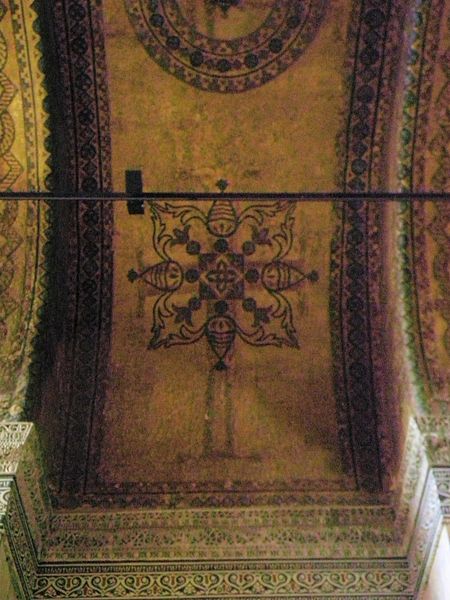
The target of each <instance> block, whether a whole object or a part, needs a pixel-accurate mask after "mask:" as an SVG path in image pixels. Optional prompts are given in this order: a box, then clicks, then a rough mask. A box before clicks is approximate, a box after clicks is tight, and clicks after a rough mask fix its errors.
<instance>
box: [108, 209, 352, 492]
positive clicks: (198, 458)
mask: <svg viewBox="0 0 450 600" xmlns="http://www.w3.org/2000/svg"><path fill="white" fill-rule="evenodd" d="M201 204H202V205H203V208H206V207H207V206H209V205H210V204H211V203H201ZM294 216H295V223H294V243H293V248H292V256H293V257H295V258H294V259H293V263H292V264H295V265H296V266H297V267H298V268H300V267H301V268H303V270H304V271H305V272H306V271H310V270H315V271H317V273H318V276H319V278H318V281H314V282H309V281H304V282H302V283H301V284H300V285H298V286H295V287H293V288H292V289H288V290H286V291H285V292H284V293H285V296H286V297H287V298H288V300H289V302H290V304H291V306H292V312H293V321H294V325H295V327H296V330H297V332H298V337H299V346H300V347H299V349H296V348H291V347H282V348H276V347H273V346H265V347H256V348H255V347H252V346H250V345H248V344H246V343H244V342H243V341H242V340H241V339H236V341H235V344H234V349H233V351H232V354H231V356H230V357H228V363H229V369H228V370H227V371H216V370H214V368H213V365H214V363H215V362H216V360H217V358H216V357H215V356H214V355H213V353H212V351H211V350H210V349H209V347H208V344H207V342H206V340H205V339H204V338H203V339H201V340H199V341H197V342H195V343H193V344H191V345H182V346H173V347H169V348H159V349H156V350H148V349H147V346H148V343H149V340H150V338H151V325H152V307H153V305H154V302H155V299H156V297H157V294H155V290H153V292H152V288H151V286H149V285H147V284H145V283H144V282H143V281H136V282H133V283H132V282H130V281H129V280H128V279H127V273H128V272H129V270H130V269H131V268H135V267H136V265H137V264H138V263H139V261H142V263H143V264H144V265H146V266H147V265H152V264H155V263H157V262H159V261H160V258H159V257H157V256H156V255H155V253H154V252H153V251H152V224H151V221H150V214H149V211H148V209H147V212H146V214H145V215H144V216H129V215H128V214H127V209H126V206H125V204H124V203H116V205H115V223H116V234H115V274H114V307H113V326H112V355H111V377H110V385H109V391H108V398H107V402H106V405H105V414H104V416H103V417H102V418H103V419H104V423H103V425H104V427H103V434H104V436H105V437H104V439H103V443H102V446H101V449H100V454H101V460H100V465H99V472H100V475H101V479H102V480H103V481H104V482H106V484H107V486H109V487H111V486H113V485H114V484H118V485H119V486H120V484H121V483H123V482H130V481H134V482H146V483H147V484H150V488H151V482H161V483H164V482H166V483H168V482H174V483H175V485H176V484H177V483H179V482H185V483H188V484H189V486H188V489H192V490H195V491H201V490H202V486H204V485H205V482H219V487H221V488H225V489H226V488H227V487H228V488H230V489H232V488H233V486H234V482H240V483H241V484H243V485H244V489H245V490H246V491H251V489H252V487H253V488H254V489H265V486H269V487H270V486H274V487H275V489H279V488H280V486H281V489H283V487H284V486H287V489H289V486H291V487H293V488H294V489H298V488H300V489H302V488H303V489H304V488H308V485H309V483H308V482H303V483H299V482H298V481H297V482H294V483H292V481H293V480H315V481H317V480H330V481H337V480H339V479H340V478H341V468H340V459H339V448H338V441H337V426H336V416H335V405H334V402H335V400H334V395H333V389H332V381H331V372H332V370H331V350H330V333H329V324H328V272H329V261H330V255H329V249H330V239H331V235H332V232H333V228H334V221H333V213H332V209H331V205H330V203H320V204H319V203H307V204H302V205H298V206H297V207H296V209H295V211H294ZM206 237H207V236H205V238H203V240H202V243H203V244H205V243H206ZM177 252H178V255H177V256H178V257H179V258H178V260H179V261H180V263H182V261H183V260H184V261H189V260H191V259H189V257H187V256H186V254H184V258H183V252H182V247H181V248H180V250H179V251H178V250H177ZM191 258H192V257H191ZM181 289H183V288H180V290H181ZM194 289H195V286H194ZM140 291H144V293H145V294H146V296H145V299H144V302H143V305H141V308H142V307H143V312H142V313H141V314H140V315H139V293H140ZM255 293H256V292H255ZM176 294H177V292H175V298H176V300H177V304H179V305H185V304H186V302H187V300H188V299H189V298H188V296H186V295H184V296H183V294H181V293H179V295H178V296H177V295H176ZM255 298H258V296H257V295H255ZM213 304H214V303H213ZM238 304H240V301H239V302H238ZM97 425H98V423H97ZM208 436H209V441H208V439H206V438H208ZM248 481H251V482H252V483H251V484H250V487H249V486H248V485H245V482H248ZM282 482H284V484H283V483H282ZM190 484H192V486H191V485H190ZM209 485H210V483H209ZM255 486H256V487H255Z"/></svg>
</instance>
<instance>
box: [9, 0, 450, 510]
mask: <svg viewBox="0 0 450 600" xmlns="http://www.w3.org/2000/svg"><path fill="white" fill-rule="evenodd" d="M20 6H22V5H20ZM24 6H25V5H24ZM298 6H299V3H297V2H295V3H294V2H290V1H288V0H286V1H284V2H282V1H273V2H252V1H250V0H247V1H246V0H242V1H241V2H212V1H205V2H195V3H193V2H181V1H180V2H175V1H174V2H167V3H161V2H150V3H141V2H138V1H137V0H127V1H126V2H122V1H121V0H105V1H104V2H103V3H98V2H90V0H57V2H55V6H54V10H49V9H48V7H47V8H45V7H43V8H41V14H40V17H41V24H40V26H41V27H42V30H43V31H45V32H47V34H48V35H47V36H46V38H45V39H46V41H45V42H44V44H43V46H42V51H43V52H44V55H45V56H44V59H45V60H44V63H43V64H44V66H45V71H46V80H45V86H46V88H47V91H48V95H49V97H48V99H47V101H46V104H45V106H46V108H48V109H49V110H50V113H51V114H50V121H49V123H50V128H51V134H52V135H51V139H47V140H46V139H45V127H46V126H48V125H49V123H47V117H46V115H45V111H44V110H43V108H42V109H41V110H40V111H38V112H37V113H36V114H34V115H31V116H30V117H28V116H24V114H25V113H26V112H27V111H28V112H29V111H30V110H31V109H30V106H32V104H33V103H30V101H29V96H27V94H29V93H30V92H29V90H30V88H33V89H39V90H40V89H41V88H39V86H37V87H36V85H32V84H31V83H30V82H29V79H28V80H27V77H28V78H30V77H32V76H34V77H37V75H36V73H37V72H38V70H37V65H36V64H35V62H36V59H33V61H35V62H33V64H31V66H29V67H27V69H28V75H27V74H26V69H25V67H24V66H23V65H24V64H26V63H23V61H21V60H19V59H17V63H15V62H14V60H16V59H14V60H13V58H14V57H16V58H17V56H19V58H20V56H21V55H20V52H23V47H24V44H22V45H21V44H20V43H18V42H17V39H16V40H15V44H16V45H15V46H14V45H13V30H12V27H11V24H9V25H7V26H6V25H5V23H7V22H8V23H10V21H6V19H10V15H9V13H7V14H6V16H5V17H4V18H3V21H2V23H3V25H4V26H5V33H4V35H5V43H6V46H7V48H8V57H9V58H8V61H9V62H6V63H5V64H6V66H5V67H4V71H2V73H3V76H4V77H5V79H4V81H5V89H9V84H8V81H9V82H11V84H10V87H11V93H10V94H9V96H7V97H6V98H5V96H3V100H4V102H5V105H4V108H3V112H2V113H1V114H2V115H3V116H2V118H3V119H4V121H5V123H6V120H7V119H8V118H9V117H7V116H6V115H7V114H9V115H10V118H11V119H12V121H14V127H15V131H16V134H15V137H14V141H13V142H12V145H11V147H9V148H7V144H6V141H5V145H4V148H5V152H4V156H6V154H7V153H8V152H10V153H11V155H13V156H14V157H15V160H16V161H17V164H19V165H20V169H19V167H17V177H16V179H15V182H8V183H7V184H6V183H5V189H7V188H11V187H12V186H15V187H16V189H19V188H20V189H45V187H46V186H53V187H54V188H55V189H57V190H60V191H64V192H81V193H84V194H86V195H89V194H95V193H97V192H107V191H108V190H112V189H115V190H123V188H124V179H125V177H124V174H125V171H126V170H130V169H132V170H136V169H139V170H141V171H142V173H143V179H144V189H145V190H147V191H155V190H156V191H172V192H173V191H178V192H186V191H196V192H207V193H211V194H213V193H215V192H216V191H217V187H216V184H217V182H218V181H221V180H222V181H224V180H226V181H227V187H226V189H224V188H225V186H223V188H222V189H223V193H222V195H221V196H218V197H213V196H211V198H210V199H205V200H204V201H199V200H192V202H190V201H183V202H181V201H180V200H179V199H177V198H176V197H173V198H169V199H168V200H167V202H165V203H164V202H159V203H154V204H146V206H145V213H144V214H143V215H130V214H129V213H128V211H127V207H126V203H125V202H115V203H113V202H111V201H110V200H107V199H104V200H99V199H95V198H93V197H92V198H86V199H84V200H81V201H79V202H77V203H75V202H71V201H67V202H64V203H63V202H60V203H58V204H57V205H54V206H53V207H52V211H53V212H52V211H50V209H48V208H45V209H44V207H43V206H41V205H38V204H35V205H33V204H31V203H30V204H29V205H26V204H21V205H20V206H19V205H14V204H13V203H11V204H9V205H8V206H7V207H6V206H5V210H4V211H3V213H2V223H3V229H2V235H3V236H4V237H7V236H6V235H5V233H7V234H8V236H9V238H10V239H9V241H7V243H8V244H9V246H8V248H10V250H11V252H10V253H9V254H8V260H7V262H8V264H7V266H6V267H5V269H4V272H5V274H6V275H5V276H3V280H2V286H3V287H1V288H0V293H1V298H2V304H1V306H2V310H3V319H2V323H3V321H4V322H5V325H4V326H3V329H2V331H3V332H7V333H6V334H5V335H7V336H8V335H11V342H10V341H8V342H7V343H8V344H10V343H12V342H13V341H14V340H15V342H14V343H16V345H17V344H18V342H19V340H20V339H21V338H23V331H26V330H27V329H26V328H27V327H28V325H27V323H28V321H27V319H29V315H30V314H31V313H30V311H32V310H35V308H33V309H32V308H31V304H32V302H34V301H35V299H38V298H41V299H40V300H39V301H41V300H42V301H43V302H44V305H45V302H47V305H45V310H43V311H42V312H41V316H42V323H43V329H44V330H45V332H44V333H43V332H42V331H41V332H39V331H37V336H36V338H35V339H36V341H35V352H34V354H33V365H32V369H31V371H30V373H31V378H30V382H29V385H28V396H29V397H30V396H33V398H34V407H32V408H30V412H29V414H30V415H32V416H33V418H35V419H36V420H37V422H38V423H39V428H40V435H41V438H42V443H43V446H44V448H45V451H46V453H47V454H48V456H51V457H52V458H51V460H49V463H48V473H49V477H50V480H51V485H52V493H53V495H54V501H55V503H58V502H59V503H60V504H61V505H63V506H73V505H83V504H99V505H103V504H107V505H111V506H114V505H116V504H120V505H127V506H128V505H130V506H133V505H137V506H142V505H146V506H147V505H149V506H156V505H160V506H175V505H176V506H179V505H180V506H181V505H184V506H192V505H202V506H210V505H218V506H222V505H227V503H228V504H235V505H241V504H248V503H256V504H257V503H270V502H276V501H280V500H279V499H280V498H281V497H282V498H283V500H282V501H286V502H288V501H289V502H295V501H296V499H298V497H299V496H298V495H297V494H301V493H306V492H308V491H311V490H319V489H320V490H322V491H337V490H341V491H342V490H346V491H350V490H352V491H355V490H356V491H358V490H359V491H365V492H373V493H377V492H380V491H383V490H389V489H390V488H391V485H392V483H393V482H394V481H395V474H396V466H397V465H398V461H399V455H400V452H401V444H402V440H403V437H402V435H403V434H402V433H401V431H400V430H401V427H402V419H403V422H404V421H405V418H406V417H405V414H409V413H408V411H409V408H408V403H409V402H410V399H409V396H410V390H411V386H412V387H413V388H414V390H415V391H416V392H417V395H418V397H420V398H421V399H422V400H421V402H422V406H423V411H424V413H426V414H428V413H429V412H431V413H432V412H435V413H437V412H439V411H441V413H445V411H446V406H447V400H446V399H447V396H448V381H447V380H446V377H447V374H448V306H447V303H446V297H447V295H448V294H447V290H448V269H447V261H448V253H447V250H446V248H447V246H448V243H447V242H448V233H447V229H446V228H447V222H448V211H447V208H446V204H445V203H441V204H437V203H428V204H427V203H426V204H423V205H420V206H419V205H418V204H416V205H407V204H406V203H405V204H404V205H401V206H400V211H398V212H397V208H396V207H394V206H392V205H391V206H388V205H387V204H385V203H382V202H379V203H376V202H371V203H369V202H364V201H362V200H358V199H352V200H350V201H348V202H339V201H336V200H334V201H331V199H330V201H325V202H315V203H314V202H311V201H306V202H292V203H289V202H287V201H285V199H283V198H282V194H283V192H299V191H301V190H303V191H309V192H314V191H320V190H322V191H331V190H341V191H347V192H349V193H350V192H351V193H353V192H362V191H371V190H384V189H386V188H387V187H388V186H387V183H386V182H387V181H389V182H390V184H389V185H390V186H391V188H392V189H398V188H401V189H403V190H404V191H407V190H411V189H413V190H414V189H430V188H431V187H433V189H435V190H443V189H446V187H447V185H448V178H446V166H445V165H446V160H447V156H448V155H447V154H446V152H447V151H446V138H445V136H446V129H445V116H446V112H445V108H444V106H445V104H446V98H447V95H448V70H447V68H446V59H445V57H446V56H447V54H446V52H447V47H448V40H447V39H446V34H445V26H444V25H445V23H446V21H447V18H448V15H447V13H448V6H447V7H445V3H444V2H443V1H441V0H427V1H426V2H423V3H421V5H420V7H412V6H411V7H409V6H406V3H404V2H400V1H394V0H386V1H384V2H380V1H378V0H364V2H362V3H361V2H357V3H352V2H350V1H349V0H334V1H333V2H320V3H312V2H308V1H305V2H302V3H301V7H302V8H301V10H300V9H298ZM22 8H23V7H22ZM19 9H20V7H18V8H17V11H19ZM23 10H25V9H24V8H23ZM14 14H15V15H16V16H15V17H14ZM14 14H13V15H12V17H11V18H16V20H17V21H18V19H19V17H18V15H19V12H17V13H14ZM418 15H420V18H419V17H418ZM27 18H28V19H29V21H27V19H24V22H25V23H31V22H32V20H31V16H30V15H28V17H27ZM404 24H406V29H407V32H408V35H410V36H411V39H412V40H414V44H413V45H412V46H411V49H410V51H409V53H408V51H407V50H408V49H407V48H404V47H403V46H402V44H404V43H406V42H405V41H404V39H406V38H405V36H404V33H403V26H404ZM8 27H9V29H8ZM2 31H3V30H2ZM17 31H19V30H17ZM25 31H26V32H28V33H27V35H28V36H31V35H32V34H31V31H34V30H33V28H32V27H30V25H29V24H28V25H27V26H26V28H25ZM18 35H19V33H16V36H18ZM33 35H37V34H36V33H35V34H33ZM175 40H177V41H175ZM422 42H423V43H422ZM35 45H36V39H35V38H32V37H29V38H27V41H26V43H25V47H26V46H33V47H35ZM421 48H423V52H422V50H420V49H421ZM16 52H17V53H18V54H17V55H16V54H15V53H16ZM200 54H201V57H200ZM124 57H126V60H125V58H124ZM225 63H226V64H225ZM19 66H20V68H21V69H22V71H20V69H19ZM225 67H226V68H225ZM19 71H20V72H19ZM30 73H31V75H30ZM418 73H419V74H420V77H421V79H420V81H421V83H420V85H419V83H418V79H417V77H418ZM40 77H41V79H39V81H40V85H42V86H43V79H42V77H43V76H42V74H41V76H40ZM27 82H28V83H27ZM13 88H16V89H17V90H19V89H20V90H21V92H22V93H21V94H18V93H17V92H16V94H14V91H13ZM39 94H41V95H38V96H36V98H35V104H36V106H37V105H39V106H42V107H43V93H42V92H39ZM391 98H395V102H391V100H390V99H391ZM21 103H22V104H21ZM27 119H28V120H27ZM24 123H27V125H26V127H25V125H24ZM29 123H34V124H35V125H34V126H33V127H35V129H33V128H31V129H30V127H31V125H29ZM25 129H27V132H28V131H34V130H36V131H37V132H38V135H37V137H36V136H34V138H33V136H32V135H31V134H28V133H27V135H25ZM5 131H11V127H9V129H8V127H6V126H5ZM7 137H8V136H6V135H5V136H4V138H5V140H6V139H7ZM10 138H11V136H10ZM8 139H9V138H8ZM11 139H12V138H11ZM33 140H38V141H37V142H36V141H33ZM36 148H37V150H36ZM45 148H47V149H48V150H50V151H51V152H52V153H53V157H54V161H55V162H54V172H53V176H52V178H51V179H49V178H48V173H49V170H50V166H49V164H47V159H48V150H45ZM412 149H413V150H414V151H412ZM33 152H34V153H35V154H34V155H33V154H32V153H33ZM8 156H9V155H8ZM33 156H34V157H33ZM36 157H38V158H36ZM38 159H39V160H38ZM388 159H389V160H388ZM4 160H5V161H6V159H4ZM408 161H409V162H408ZM391 163H393V164H394V166H395V167H398V173H397V174H395V176H393V175H392V174H393V172H394V170H395V169H394V167H393V166H392V164H391ZM5 164H7V161H6V162H5ZM34 165H37V166H36V167H35V166H34ZM5 168H6V167H5ZM33 169H34V170H33ZM19 170H20V173H19ZM389 178H390V179H389ZM5 181H6V180H5ZM262 191H264V192H267V191H269V192H278V193H280V194H281V196H279V197H277V198H272V199H270V200H267V199H265V200H262V199H259V198H257V197H255V198H254V199H253V200H248V199H245V198H244V194H245V192H262ZM228 192H242V193H243V197H242V198H238V199H237V201H236V202H235V203H233V204H232V203H230V202H229V201H228V198H227V193H228ZM33 211H34V212H33ZM39 211H41V212H39ZM55 217H56V218H55ZM55 222H56V223H57V224H56V225H55V224H54V223H55ZM48 227H50V228H51V230H52V232H53V238H52V240H51V243H50V244H46V243H45V242H46V239H47V238H46V235H47V233H48V231H46V230H47V228H48ZM26 228H28V229H27V232H26V231H25V229H26ZM38 230H39V231H38ZM399 230H400V233H401V234H402V235H401V236H400V250H399V249H398V246H397V244H398V241H399V237H398V234H399ZM28 232H30V233H28ZM24 240H25V241H24ZM26 240H29V241H26ZM44 247H45V248H46V249H47V250H48V249H49V248H50V249H51V252H53V254H52V255H51V256H53V258H51V256H50V258H49V257H48V256H47V263H46V264H47V269H48V272H49V273H53V275H51V277H50V282H52V285H53V290H54V291H53V292H52V293H46V294H41V292H42V290H43V288H45V284H46V282H45V281H43V282H41V284H36V282H39V281H41V280H40V278H39V276H38V275H36V272H35V271H33V270H30V268H29V267H28V266H27V265H29V264H31V262H34V264H40V263H39V259H36V257H39V256H41V252H43V250H42V248H44ZM20 252H22V254H21V255H20V256H19V253H20ZM55 256H58V261H57V264H56V263H55V261H54V257H55ZM12 257H13V258H14V260H13V262H11V260H12ZM397 261H398V263H397ZM408 273H412V274H413V276H412V277H410V276H409V275H408ZM401 277H403V280H402V281H400V279H401ZM14 278H15V279H14ZM399 278H400V279H399ZM11 282H13V283H11ZM47 283H48V282H47ZM33 285H35V287H33ZM40 285H41V287H39V286H40ZM24 290H25V291H24ZM40 294H41V296H40ZM396 294H399V295H400V294H402V295H403V296H402V297H403V298H404V300H405V302H404V310H403V305H402V306H400V303H399V302H397V301H394V300H392V298H394V297H395V296H396ZM399 297H400V296H399ZM21 298H26V299H27V302H29V303H30V304H26V303H25V302H22V303H21ZM42 298H43V299H42ZM412 299H414V301H413V300H412ZM20 305H22V308H19V306H20ZM35 306H36V307H37V304H36V305H35ZM8 311H9V312H8ZM20 311H22V312H20ZM33 314H34V313H33ZM50 314H51V315H53V316H51V317H49V315H50ZM11 315H15V316H14V318H16V317H17V323H12V321H11V318H12V317H11ZM55 315H56V316H55ZM5 316H6V317H7V318H4V317H5ZM8 319H9V321H8V322H7V320H8ZM46 319H47V320H46ZM10 321H11V322H10ZM401 327H403V328H404V330H405V332H406V335H405V336H404V332H403V331H402V329H401ZM5 328H6V329H5ZM35 335H36V330H35V329H33V328H32V329H30V339H31V338H32V337H33V336H35ZM12 338H14V340H12ZM405 340H406V341H405ZM27 343H28V342H27ZM406 343H407V344H408V346H409V354H407V356H408V358H407V359H406V358H405V352H404V351H403V348H404V345H405V344H406ZM5 347H6V348H9V347H10V346H5ZM44 349H45V351H44ZM14 352H16V354H17V355H22V354H23V352H24V351H23V349H22V347H20V346H19V345H18V346H17V350H15V351H14ZM4 355H5V356H6V355H8V357H9V358H8V360H11V358H10V357H11V356H14V354H13V353H12V352H10V351H9V350H8V351H7V352H5V353H4ZM2 356H3V355H2ZM386 356H389V357H390V358H391V360H389V361H387V360H386ZM387 363H388V364H387ZM2 364H3V363H2ZM5 364H6V363H5ZM393 365H395V368H394V366H393ZM397 366H398V369H397V368H396V367H397ZM13 376H14V373H13ZM409 377H410V378H411V382H412V383H411V382H410V381H409V379H408V378H409ZM13 378H14V377H13ZM22 381H23V384H22V383H21V386H20V389H21V390H22V389H25V388H26V385H27V377H26V376H25V375H24V377H23V380H22ZM10 389H12V388H8V390H10ZM9 393H10V391H8V394H9ZM21 393H22V395H23V392H21ZM399 396H401V398H400V399H399ZM11 398H12V396H11V395H9V396H5V400H4V407H5V408H4V409H2V410H3V411H4V414H8V411H9V416H10V418H11V417H12V418H16V416H18V415H20V414H21V411H22V406H23V404H24V402H25V400H24V398H22V399H21V400H20V401H19V403H18V404H14V402H13V400H12V399H11ZM435 400H436V401H437V403H436V406H434V405H433V401H435ZM430 407H431V408H430ZM130 432H131V433H130ZM161 456H163V457H164V460H161ZM299 457H300V459H299ZM280 494H281V496H280Z"/></svg>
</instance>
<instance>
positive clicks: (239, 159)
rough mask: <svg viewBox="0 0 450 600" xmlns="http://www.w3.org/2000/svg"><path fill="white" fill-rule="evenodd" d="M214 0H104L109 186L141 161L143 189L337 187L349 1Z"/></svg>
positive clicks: (119, 184)
mask: <svg viewBox="0 0 450 600" xmlns="http://www.w3.org/2000/svg"><path fill="white" fill-rule="evenodd" d="M124 4H126V7H127V8H128V13H127V11H126V8H125V6H124ZM216 4H217V6H213V5H214V3H212V2H207V1H205V2H203V1H202V0H199V1H198V2H167V3H166V2H159V3H151V2H150V3H148V2H146V3H144V2H139V1H137V0H130V1H128V2H126V3H123V2H122V1H120V0H107V1H106V2H105V19H106V23H105V28H106V41H105V43H106V53H107V58H108V63H109V65H110V74H109V94H110V103H111V135H112V146H113V155H112V160H113V181H114V186H115V187H116V188H117V189H123V185H124V171H125V170H126V169H142V171H143V178H144V185H145V188H146V189H147V190H174V189H176V190H177V191H189V190H192V191H213V190H215V183H216V181H217V180H218V179H220V178H221V177H224V178H226V179H227V180H228V181H229V182H230V188H229V189H230V191H233V190H234V191H261V190H264V191H277V192H282V191H298V190H299V189H302V190H307V191H315V190H325V191H329V190H332V189H334V188H335V186H336V183H335V179H336V170H337V167H338V159H337V156H336V150H335V138H336V135H337V133H338V131H339V128H340V127H341V114H342V112H343V109H344V102H345V97H344V96H345V94H344V89H343V88H344V81H343V63H344V58H345V35H346V27H347V19H348V14H349V6H348V3H347V2H344V1H338V2H333V3H330V2H302V3H298V2H285V1H283V2H279V1H271V2H266V1H265V2H251V1H249V0H243V1H241V2H239V3H235V4H237V6H233V3H229V4H230V6H229V8H228V9H226V10H225V9H223V10H221V9H220V7H219V4H220V3H216ZM225 4H227V3H225ZM157 5H158V6H157ZM159 5H160V6H159ZM162 20H163V22H162ZM178 22H179V25H177V23H178ZM181 26H183V29H182V31H183V32H185V33H184V34H180V36H181V37H180V36H179V37H176V36H175V35H172V33H173V31H172V29H173V28H176V27H181ZM169 29H170V31H172V33H171V34H170V35H169V33H170V32H169ZM183 36H184V37H183ZM196 36H197V37H196ZM176 40H178V41H176ZM221 40H223V43H222V41H221ZM141 42H142V43H141ZM177 44H178V45H180V44H181V46H182V47H181V49H180V48H179V47H178V46H177ZM220 44H222V46H220ZM223 44H225V46H224V45H223ZM171 45H172V46H177V48H175V49H173V50H172V49H171V48H170V46H171ZM197 46H198V48H203V49H204V50H203V51H202V52H203V54H204V57H203V59H204V62H203V63H202V65H201V69H203V70H205V69H206V71H205V72H203V71H202V72H201V73H200V74H199V77H200V80H196V79H195V78H194V79H193V78H192V77H191V75H192V69H195V67H193V66H192V64H191V62H189V61H191V60H192V61H194V63H195V55H194V57H192V56H193V54H194V52H195V50H194V47H197ZM210 46H212V47H210ZM241 46H242V47H241ZM183 48H185V53H184V54H182V55H181V54H180V53H181V50H182V49H183ZM270 48H272V50H271V49H270ZM208 52H209V53H212V54H211V56H213V55H214V56H216V58H215V59H214V60H213V58H211V57H210V60H209V59H208V58H207V55H208ZM161 53H163V54H161ZM164 53H168V54H167V56H166V55H165V54H164ZM186 53H188V54H186ZM222 53H223V55H224V56H228V58H223V57H222V58H217V57H218V56H222ZM261 53H262V57H261V56H260V54H261ZM124 56H126V60H124ZM208 56H209V55H208ZM233 57H234V58H233ZM258 57H259V58H258ZM208 60H209V62H208ZM221 60H222V61H225V63H220V61H221ZM245 60H247V64H246V63H245ZM252 60H253V61H257V62H258V64H257V66H255V67H251V64H250V63H251V61H252ZM180 61H181V62H180ZM183 61H184V62H186V61H187V63H188V64H184V63H183ZM249 61H250V62H249ZM206 63H208V64H209V67H208V64H206ZM266 63H267V64H266ZM269 63H270V64H269ZM249 64H250V66H247V65H249ZM228 66H229V70H227V67H228ZM220 67H222V68H225V71H221V70H220ZM199 68H200V67H199ZM208 69H209V70H208ZM261 69H262V70H261ZM137 73H139V78H137V77H136V74H137ZM252 77H253V78H254V79H251V78H252ZM202 78H205V80H203V79H202ZM249 78H250V79H249ZM255 78H256V79H255ZM223 81H226V82H228V83H226V84H223ZM230 82H231V83H230ZM208 86H209V87H208ZM224 86H225V87H224ZM227 86H228V87H227ZM205 89H206V90H207V91H204V90H205ZM221 92H222V93H221ZM136 107H138V109H137V110H136ZM130 140H133V141H132V143H131V142H130Z"/></svg>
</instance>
